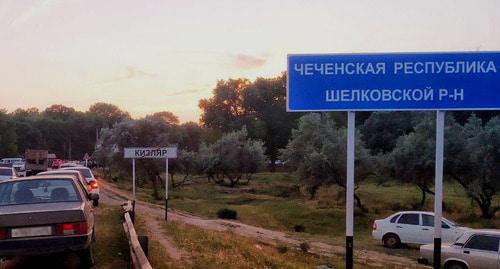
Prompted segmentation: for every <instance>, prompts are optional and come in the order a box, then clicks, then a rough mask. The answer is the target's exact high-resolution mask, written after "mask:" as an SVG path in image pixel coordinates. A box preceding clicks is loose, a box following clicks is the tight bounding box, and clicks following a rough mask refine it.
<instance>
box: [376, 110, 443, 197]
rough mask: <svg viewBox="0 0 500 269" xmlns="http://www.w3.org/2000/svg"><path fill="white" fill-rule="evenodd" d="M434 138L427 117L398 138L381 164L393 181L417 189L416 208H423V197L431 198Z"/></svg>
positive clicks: (430, 123) (429, 120) (431, 125)
mask: <svg viewBox="0 0 500 269" xmlns="http://www.w3.org/2000/svg"><path fill="white" fill-rule="evenodd" d="M450 119H452V118H448V122H450ZM448 129H449V128H447V130H448ZM445 132H447V131H445ZM435 137H436V127H435V121H434V118H433V117H432V116H431V115H427V117H425V118H424V119H423V120H422V121H421V122H420V123H418V124H417V126H415V129H414V131H413V132H411V133H409V134H407V135H403V136H401V137H399V139H398V140H397V143H396V146H395V148H394V149H393V151H392V152H390V154H389V155H388V162H386V163H385V164H386V165H388V167H389V168H390V171H391V173H392V176H393V177H394V178H395V179H396V180H399V181H403V182H406V183H410V184H414V185H415V186H417V187H418V188H419V189H420V191H421V194H422V196H421V200H420V207H423V206H424V204H425V200H426V196H427V194H432V195H434V192H433V191H432V190H431V188H432V186H433V185H434V178H435V171H434V170H435V169H434V168H435V156H436V139H435Z"/></svg>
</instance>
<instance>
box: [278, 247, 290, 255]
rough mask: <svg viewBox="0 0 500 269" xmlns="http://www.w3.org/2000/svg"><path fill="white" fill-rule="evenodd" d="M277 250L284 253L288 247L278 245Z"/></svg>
mask: <svg viewBox="0 0 500 269" xmlns="http://www.w3.org/2000/svg"><path fill="white" fill-rule="evenodd" d="M278 252H279V253H282V254H285V253H287V252H288V247H287V246H278Z"/></svg>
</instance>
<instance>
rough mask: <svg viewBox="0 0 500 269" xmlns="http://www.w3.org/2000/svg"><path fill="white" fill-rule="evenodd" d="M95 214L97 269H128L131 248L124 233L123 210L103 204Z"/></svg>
mask: <svg viewBox="0 0 500 269" xmlns="http://www.w3.org/2000/svg"><path fill="white" fill-rule="evenodd" d="M94 212H95V221H96V223H95V227H96V245H95V258H96V265H95V266H94V267H93V268H96V269H115V268H127V267H128V264H129V247H128V242H127V238H126V237H125V233H124V232H123V226H122V222H121V220H120V218H121V209H120V207H117V206H112V205H107V204H104V203H101V204H100V205H99V207H98V208H97V209H96V210H95V211H94Z"/></svg>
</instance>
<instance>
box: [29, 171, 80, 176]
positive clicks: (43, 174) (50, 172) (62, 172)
mask: <svg viewBox="0 0 500 269" xmlns="http://www.w3.org/2000/svg"><path fill="white" fill-rule="evenodd" d="M71 172H73V173H80V171H77V170H69V169H64V170H52V171H47V172H41V173H39V174H38V175H40V176H45V175H51V174H54V175H55V174H64V173H71Z"/></svg>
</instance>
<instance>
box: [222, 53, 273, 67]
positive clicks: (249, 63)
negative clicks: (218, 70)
mask: <svg viewBox="0 0 500 269" xmlns="http://www.w3.org/2000/svg"><path fill="white" fill-rule="evenodd" d="M231 61H232V64H233V65H235V66H236V67H238V68H241V69H254V68H258V67H261V66H263V65H265V64H266V62H267V59H266V58H265V57H255V56H252V55H247V54H237V55H234V56H232V59H231Z"/></svg>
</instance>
